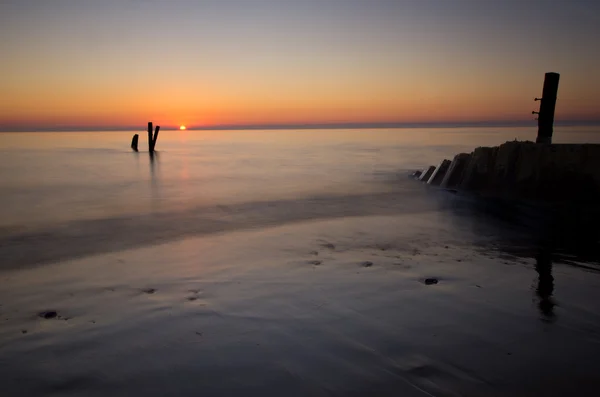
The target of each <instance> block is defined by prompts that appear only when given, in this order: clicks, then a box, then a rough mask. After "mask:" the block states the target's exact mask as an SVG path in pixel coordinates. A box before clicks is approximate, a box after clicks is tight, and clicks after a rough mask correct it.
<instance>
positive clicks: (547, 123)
mask: <svg viewBox="0 0 600 397" xmlns="http://www.w3.org/2000/svg"><path fill="white" fill-rule="evenodd" d="M559 77H560V76H559V74H558V73H546V75H545V79H544V88H543V95H542V98H536V99H535V100H536V101H540V109H539V112H533V113H536V114H538V115H539V117H538V135H537V139H536V142H535V143H534V142H528V141H527V142H518V141H513V142H506V143H504V144H502V145H499V146H494V147H478V148H476V149H475V150H474V151H473V152H471V153H459V154H457V155H456V156H455V157H454V159H452V161H450V160H444V161H442V162H441V163H440V165H439V166H437V167H434V166H430V167H428V168H427V169H425V170H423V171H421V172H417V173H415V174H414V175H415V177H417V176H418V179H419V180H421V181H423V182H426V183H427V184H429V185H432V186H440V187H442V188H445V189H450V190H457V191H464V192H472V193H477V194H478V195H481V196H488V197H498V198H505V199H526V200H534V201H545V202H567V201H586V202H593V201H594V200H598V199H600V145H597V144H552V133H553V123H554V110H555V105H556V97H557V91H558V81H559Z"/></svg>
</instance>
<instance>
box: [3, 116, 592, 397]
mask: <svg viewBox="0 0 600 397" xmlns="http://www.w3.org/2000/svg"><path fill="white" fill-rule="evenodd" d="M135 133H138V134H140V142H139V149H140V151H139V152H135V151H133V150H131V148H130V142H131V138H132V135H133V134H135ZM535 135H536V130H535V128H534V127H519V128H515V127H503V128H500V127H498V128H488V127H485V128H484V127H481V128H475V127H473V128H435V129H432V128H414V129H412V128H398V129H366V128H365V129H326V130H316V129H303V130H235V131H225V130H220V131H208V130H202V131H200V130H199V131H193V130H185V131H179V130H177V131H168V130H164V131H161V132H160V135H159V137H158V142H157V145H156V152H155V153H154V154H153V155H150V154H149V153H148V150H147V146H146V132H145V131H144V130H143V128H140V130H139V131H134V130H132V131H95V132H27V133H20V132H19V133H17V132H15V133H1V134H0V175H1V178H0V384H1V385H2V390H3V391H2V395H6V396H22V395H23V396H25V395H27V396H46V395H48V396H50V395H52V396H54V395H61V396H62V395H64V396H67V395H68V396H70V395H73V396H75V395H76V396H81V395H86V396H87V395H90V396H95V395H98V396H102V395H112V396H121V395H122V396H131V395H144V396H154V395H156V396H162V395H178V396H187V395H190V396H191V395H207V396H237V395H239V396H254V395H256V396H267V395H290V396H291V395H298V396H371V395H373V396H374V395H378V396H388V395H389V396H393V395H406V396H458V395H461V396H513V395H522V396H535V395H546V396H559V395H567V394H573V395H579V396H587V395H590V396H592V395H596V392H597V390H598V386H599V385H600V383H598V381H597V380H596V379H597V378H596V374H597V373H598V371H600V359H599V358H598V357H600V355H599V354H598V353H600V299H599V298H600V292H599V291H600V262H599V258H598V255H597V253H598V250H597V249H595V247H592V248H591V249H590V248H589V247H585V249H583V250H581V251H579V250H575V249H573V248H572V247H570V246H568V247H567V246H564V247H562V246H560V244H558V243H557V242H556V241H550V240H548V239H547V238H546V237H547V236H546V235H545V234H544V233H545V232H547V231H544V230H539V229H535V228H534V229H531V228H530V227H529V225H526V224H523V223H522V222H519V219H518V217H515V216H511V215H510V214H507V213H506V212H500V213H498V212H494V211H492V212H489V211H486V210H485V209H484V210H482V209H481V207H480V206H477V205H476V203H473V202H472V201H471V200H470V199H469V198H462V197H459V196H458V195H456V194H453V193H451V192H446V191H442V190H440V189H438V188H435V187H430V186H427V185H426V184H423V183H421V182H418V181H416V180H414V179H413V178H411V176H410V175H411V174H412V172H414V171H415V170H421V169H424V168H426V167H428V166H430V165H437V164H439V163H440V162H441V161H442V160H444V159H452V158H453V157H454V155H456V154H457V153H461V152H471V151H472V150H473V149H474V148H476V147H478V146H492V145H499V144H502V143H504V142H506V141H512V140H515V139H517V140H533V141H534V140H535ZM554 142H559V143H600V128H599V127H566V126H557V127H556V128H555V133H554ZM565 393H566V394H565Z"/></svg>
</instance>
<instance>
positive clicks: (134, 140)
mask: <svg viewBox="0 0 600 397" xmlns="http://www.w3.org/2000/svg"><path fill="white" fill-rule="evenodd" d="M139 139H140V136H139V135H138V134H135V135H134V136H133V138H131V148H132V149H133V150H135V151H136V152H137V151H138V140H139Z"/></svg>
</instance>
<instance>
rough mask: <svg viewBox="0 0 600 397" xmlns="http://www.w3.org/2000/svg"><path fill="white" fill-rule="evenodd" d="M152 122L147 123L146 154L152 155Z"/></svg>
mask: <svg viewBox="0 0 600 397" xmlns="http://www.w3.org/2000/svg"><path fill="white" fill-rule="evenodd" d="M152 129H153V128H152V122H151V121H149V122H148V152H150V153H152V152H153V151H154V148H153V147H152Z"/></svg>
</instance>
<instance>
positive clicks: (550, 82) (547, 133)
mask: <svg viewBox="0 0 600 397" xmlns="http://www.w3.org/2000/svg"><path fill="white" fill-rule="evenodd" d="M559 78H560V74H558V73H546V76H545V78H544V89H543V91H542V97H541V98H535V100H536V101H538V100H539V101H540V111H539V112H533V113H534V114H535V113H537V114H538V135H537V139H536V143H552V132H553V125H554V109H555V108H556V94H557V92H558V80H559Z"/></svg>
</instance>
